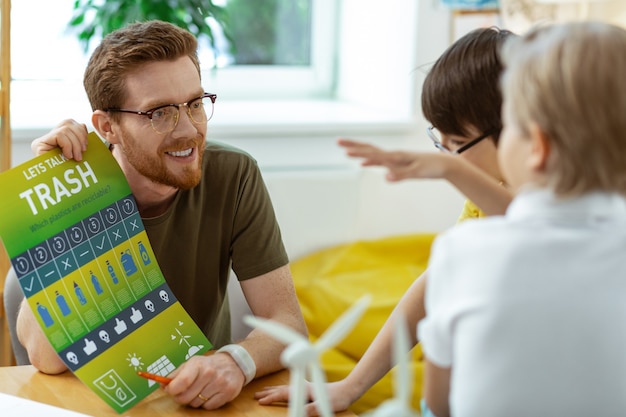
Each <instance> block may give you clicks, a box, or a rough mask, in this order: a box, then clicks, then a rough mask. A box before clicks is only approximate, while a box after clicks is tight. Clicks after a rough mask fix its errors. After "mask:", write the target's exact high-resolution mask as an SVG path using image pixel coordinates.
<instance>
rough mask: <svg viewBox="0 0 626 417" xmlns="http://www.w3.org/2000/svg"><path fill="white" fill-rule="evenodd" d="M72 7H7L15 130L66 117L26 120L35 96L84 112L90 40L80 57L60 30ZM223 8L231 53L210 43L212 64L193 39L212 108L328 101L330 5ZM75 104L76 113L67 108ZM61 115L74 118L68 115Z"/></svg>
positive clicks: (236, 3)
mask: <svg viewBox="0 0 626 417" xmlns="http://www.w3.org/2000/svg"><path fill="white" fill-rule="evenodd" d="M74 1H75V0H55V1H54V2H52V1H49V0H31V1H30V2H24V1H20V2H14V4H13V7H12V11H11V13H12V14H11V18H12V28H11V29H12V78H13V88H14V90H13V91H14V97H15V102H14V106H13V107H14V113H13V115H14V127H15V128H20V127H38V126H42V127H43V126H50V122H51V121H52V123H53V124H56V123H58V121H60V120H62V119H63V118H66V117H68V115H67V114H65V115H62V116H61V117H60V118H59V117H58V116H57V115H54V117H53V113H55V109H53V108H49V109H48V111H47V112H46V113H48V112H49V117H48V115H44V117H43V120H42V119H39V120H33V119H32V118H31V117H30V116H29V115H28V114H25V112H23V111H21V109H22V107H21V104H22V103H23V104H24V106H27V102H28V101H31V100H32V99H31V97H37V99H36V101H37V103H46V102H55V103H58V104H55V106H54V107H55V108H58V109H63V110H68V108H77V109H78V108H81V107H82V108H83V109H85V108H86V109H87V110H89V107H88V105H87V106H85V103H87V101H86V97H85V96H84V92H83V88H82V76H83V71H84V68H85V66H86V65H87V61H88V57H89V55H90V54H91V52H92V51H93V48H94V46H95V45H96V44H97V43H98V40H92V42H91V44H90V50H89V51H88V52H87V53H85V52H84V51H83V45H81V44H80V43H79V41H78V40H77V38H76V32H77V31H76V30H74V31H73V32H72V30H71V29H68V27H67V24H68V22H69V21H70V19H71V16H72V13H73V9H72V6H73V4H74ZM226 3H229V2H228V0H221V1H220V4H221V5H224V6H226V7H227V8H228V9H227V10H229V11H231V14H232V15H234V16H238V18H237V19H231V26H232V27H233V28H234V30H233V32H234V38H235V41H236V42H237V44H238V45H239V47H238V48H237V49H236V51H235V52H234V53H232V54H231V53H228V52H226V51H227V48H226V47H225V40H224V39H223V37H222V39H218V41H217V42H218V44H219V45H221V46H222V53H221V54H220V55H219V56H218V57H217V60H216V59H215V57H214V53H213V51H211V49H210V48H209V46H208V42H207V41H206V39H203V38H199V45H200V49H199V56H200V62H201V65H202V70H203V82H204V84H205V86H206V89H207V90H208V91H216V92H219V93H220V94H219V96H220V101H223V100H224V99H230V100H233V99H259V98H263V99H267V98H268V97H269V98H272V99H302V98H312V97H315V98H320V97H330V96H331V95H332V85H333V83H332V74H333V63H332V58H333V57H334V56H335V54H334V53H333V48H334V46H335V45H334V43H335V42H334V36H333V31H332V30H331V29H332V28H334V27H335V26H336V25H335V24H334V18H335V16H336V12H335V8H336V2H335V1H333V0H299V1H297V2H294V1H293V0H271V1H270V0H264V1H258V0H231V1H230V3H229V4H226ZM33 10H37V13H33ZM272 19H274V21H272ZM250 22H254V23H255V24H250ZM294 22H295V23H294ZM268 27H269V28H270V30H267V28H268ZM217 32H218V34H219V32H220V31H219V30H218V31H217ZM215 67H218V69H217V70H216V69H215ZM77 101H78V102H80V103H81V104H80V107H79V106H77V105H76V104H71V103H76V102H77ZM65 102H67V105H65V104H64V103H65ZM18 103H19V104H18ZM31 103H32V101H31ZM31 106H32V104H31ZM69 116H72V117H79V116H82V115H79V114H76V115H75V116H73V115H72V113H70V114H69ZM53 120H56V122H53Z"/></svg>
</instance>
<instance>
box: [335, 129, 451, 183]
mask: <svg viewBox="0 0 626 417" xmlns="http://www.w3.org/2000/svg"><path fill="white" fill-rule="evenodd" d="M337 143H338V144H339V146H341V147H343V148H345V150H346V154H347V155H348V156H351V157H354V158H362V159H363V161H362V162H361V165H362V166H384V167H386V168H387V169H388V170H389V171H388V172H387V175H386V178H387V180H388V181H401V180H404V179H409V178H445V176H446V172H447V170H448V168H449V166H450V164H454V163H455V162H457V160H458V158H455V156H454V155H448V154H444V153H440V152H407V151H385V150H383V149H380V148H378V147H376V146H373V145H370V144H367V143H363V142H357V141H353V140H350V139H339V140H338V141H337Z"/></svg>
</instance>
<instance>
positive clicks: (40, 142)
mask: <svg viewBox="0 0 626 417" xmlns="http://www.w3.org/2000/svg"><path fill="white" fill-rule="evenodd" d="M30 148H31V149H32V151H33V152H34V153H35V155H41V154H42V153H44V152H47V151H49V150H50V149H54V148H61V151H62V152H63V155H64V156H65V157H66V158H67V159H75V160H76V161H80V160H82V159H83V152H85V151H86V150H87V126H86V125H85V124H83V123H78V122H76V121H74V120H71V119H67V120H63V121H62V122H61V123H59V124H58V125H57V127H55V128H54V129H52V130H51V131H50V132H48V133H47V134H45V135H43V136H41V137H39V138H37V139H35V140H33V142H32V143H31V145H30Z"/></svg>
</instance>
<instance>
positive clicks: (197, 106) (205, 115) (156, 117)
mask: <svg viewBox="0 0 626 417" xmlns="http://www.w3.org/2000/svg"><path fill="white" fill-rule="evenodd" d="M216 98H217V95H216V94H212V93H204V94H202V95H201V96H200V97H196V98H194V99H191V100H189V101H188V102H186V103H181V104H164V105H162V106H159V107H155V108H153V109H150V110H146V111H139V110H127V109H107V110H106V111H110V112H117V113H132V114H138V115H140V116H146V117H147V118H149V119H150V124H151V125H152V129H154V131H155V132H157V133H162V134H164V133H169V132H171V131H173V130H174V129H176V126H177V125H178V120H179V119H180V108H181V107H186V108H187V115H188V116H189V118H190V119H191V121H192V122H193V123H194V124H197V125H199V124H202V123H206V122H208V121H209V120H210V119H211V117H213V105H214V104H215V99H216Z"/></svg>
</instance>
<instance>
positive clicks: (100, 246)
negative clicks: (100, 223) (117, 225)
mask: <svg viewBox="0 0 626 417" xmlns="http://www.w3.org/2000/svg"><path fill="white" fill-rule="evenodd" d="M105 240H106V237H102V243H101V244H99V245H96V248H98V249H100V250H102V248H104V242H105Z"/></svg>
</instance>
